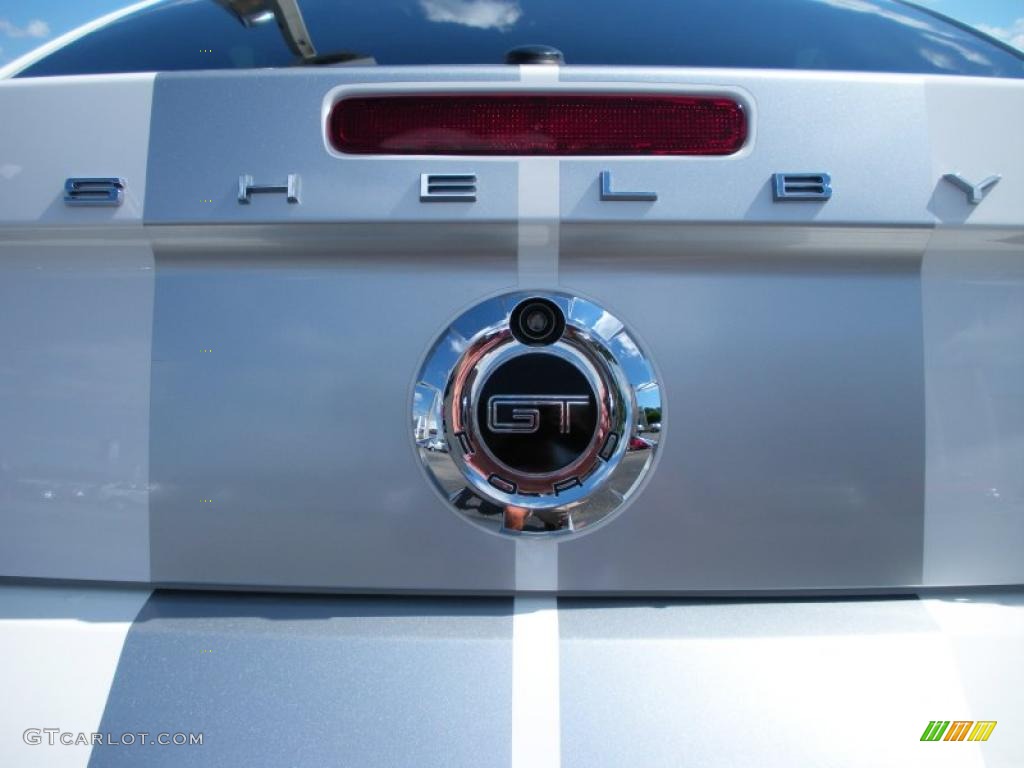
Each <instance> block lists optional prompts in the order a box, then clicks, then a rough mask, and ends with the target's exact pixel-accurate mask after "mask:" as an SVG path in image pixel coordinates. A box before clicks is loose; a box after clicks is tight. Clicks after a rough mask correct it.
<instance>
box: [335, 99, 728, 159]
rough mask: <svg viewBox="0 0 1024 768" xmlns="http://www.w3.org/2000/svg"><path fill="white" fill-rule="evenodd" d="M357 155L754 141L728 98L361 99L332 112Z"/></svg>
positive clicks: (555, 151)
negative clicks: (748, 138) (750, 139)
mask: <svg viewBox="0 0 1024 768" xmlns="http://www.w3.org/2000/svg"><path fill="white" fill-rule="evenodd" d="M328 131H329V133H330V140H331V144H332V145H333V146H334V148H335V149H337V150H338V151H339V152H346V153H350V154H357V155H372V154H388V155H730V154H732V153H734V152H736V151H738V150H739V149H740V148H741V147H742V146H743V143H744V142H745V141H746V138H747V118H746V114H745V113H744V111H743V107H742V106H741V105H740V104H738V103H737V102H735V101H733V100H731V99H727V98H717V97H716V98H707V97H697V96H674V95H651V94H633V95H630V94H560V93H551V94H530V95H516V94H447V95H436V94H435V95H408V96H406V95H400V96H358V97H352V98H347V99H342V100H341V101H339V102H338V103H337V104H335V105H334V108H333V109H332V110H331V115H330V120H329V123H328Z"/></svg>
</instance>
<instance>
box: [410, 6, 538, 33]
mask: <svg viewBox="0 0 1024 768" xmlns="http://www.w3.org/2000/svg"><path fill="white" fill-rule="evenodd" d="M420 7H421V8H423V13H425V14H426V16H427V19H428V20H430V21H437V22H446V23H450V24H462V25H463V26H466V27H473V28H474V29H497V30H499V31H501V32H504V31H505V30H507V29H509V28H510V27H512V26H514V25H515V23H516V22H517V21H519V17H520V16H522V15H523V10H522V8H520V7H519V3H518V2H516V0H420Z"/></svg>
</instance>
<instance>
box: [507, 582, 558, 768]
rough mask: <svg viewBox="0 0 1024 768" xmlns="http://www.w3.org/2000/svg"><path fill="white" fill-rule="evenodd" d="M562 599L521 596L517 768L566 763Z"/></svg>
mask: <svg viewBox="0 0 1024 768" xmlns="http://www.w3.org/2000/svg"><path fill="white" fill-rule="evenodd" d="M558 676H559V672H558V598H556V597H554V596H553V595H550V596H540V595H529V596H517V597H516V598H515V600H514V607H513V615H512V768H558V766H559V765H561V717H560V715H561V713H560V707H559V705H560V702H559V684H558Z"/></svg>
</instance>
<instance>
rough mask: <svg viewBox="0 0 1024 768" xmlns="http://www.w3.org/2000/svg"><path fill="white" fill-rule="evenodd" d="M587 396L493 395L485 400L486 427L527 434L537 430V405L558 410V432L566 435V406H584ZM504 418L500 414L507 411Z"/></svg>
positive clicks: (586, 402) (493, 429)
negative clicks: (505, 418)
mask: <svg viewBox="0 0 1024 768" xmlns="http://www.w3.org/2000/svg"><path fill="white" fill-rule="evenodd" d="M589 402H590V398H589V397H587V396H586V395H577V396H569V397H563V396H561V395H534V396H523V395H494V396H493V397H491V398H490V399H489V400H488V401H487V428H488V429H489V430H491V432H506V433H509V434H523V435H530V434H533V433H534V432H536V431H537V430H538V429H540V410H539V409H540V408H556V409H557V410H558V431H559V432H560V433H561V434H563V435H567V434H569V428H570V426H571V424H570V420H569V409H570V408H572V407H573V406H574V405H587V404H589ZM505 409H511V413H510V414H509V415H508V416H507V419H508V420H507V421H502V420H501V416H500V415H499V413H508V412H507V411H506V410H505Z"/></svg>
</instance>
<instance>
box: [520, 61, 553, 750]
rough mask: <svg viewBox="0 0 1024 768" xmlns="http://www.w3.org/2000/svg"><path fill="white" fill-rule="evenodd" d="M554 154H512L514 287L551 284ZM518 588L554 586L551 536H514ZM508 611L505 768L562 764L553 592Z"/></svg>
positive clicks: (539, 69) (536, 75) (525, 72)
mask: <svg viewBox="0 0 1024 768" xmlns="http://www.w3.org/2000/svg"><path fill="white" fill-rule="evenodd" d="M519 71H520V78H521V80H522V82H523V83H525V84H527V85H538V86H543V85H551V84H553V83H557V82H558V67H551V66H523V67H520V68H519ZM558 163H559V161H558V159H557V158H550V157H536V158H533V157H531V158H524V159H521V160H520V161H519V255H518V262H519V287H520V288H524V289H533V288H536V289H554V288H557V286H558V237H559V232H558V221H559V216H560V206H559V178H558ZM515 547H516V562H515V569H516V570H515V585H516V591H517V592H520V593H521V592H524V591H542V592H553V591H554V590H556V589H557V588H558V543H557V541H553V540H551V539H546V538H542V537H530V536H520V537H519V538H518V539H517V540H516V543H515ZM513 602H514V605H513V615H512V768H558V766H560V765H561V710H560V699H559V671H558V667H559V660H558V654H559V642H558V599H557V598H556V597H555V596H554V595H553V594H548V595H522V594H519V595H517V596H516V598H515V600H514V601H513Z"/></svg>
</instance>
